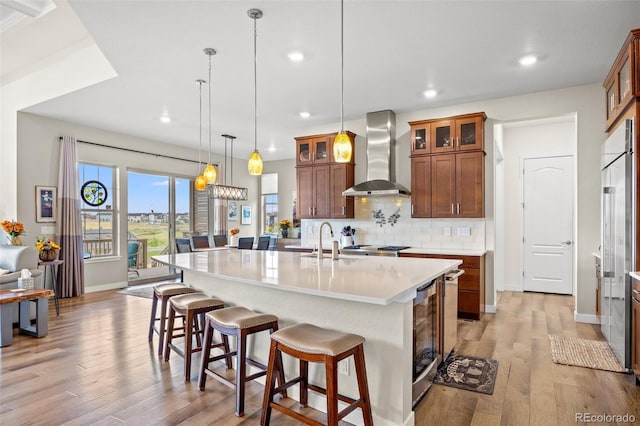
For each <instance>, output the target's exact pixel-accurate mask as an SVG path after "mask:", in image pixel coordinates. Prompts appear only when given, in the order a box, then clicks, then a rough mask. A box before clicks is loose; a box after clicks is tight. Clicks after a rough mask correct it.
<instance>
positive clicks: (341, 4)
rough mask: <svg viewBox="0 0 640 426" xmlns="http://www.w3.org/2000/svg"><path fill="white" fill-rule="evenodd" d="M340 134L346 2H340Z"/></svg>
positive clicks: (342, 111)
mask: <svg viewBox="0 0 640 426" xmlns="http://www.w3.org/2000/svg"><path fill="white" fill-rule="evenodd" d="M340 132H342V133H344V0H340Z"/></svg>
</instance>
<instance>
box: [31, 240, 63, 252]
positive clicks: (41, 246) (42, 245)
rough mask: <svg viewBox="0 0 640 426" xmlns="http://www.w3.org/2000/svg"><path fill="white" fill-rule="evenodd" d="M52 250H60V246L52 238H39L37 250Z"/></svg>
mask: <svg viewBox="0 0 640 426" xmlns="http://www.w3.org/2000/svg"><path fill="white" fill-rule="evenodd" d="M51 249H55V250H60V246H59V245H58V244H56V243H55V241H53V240H52V239H51V238H45V237H38V240H37V241H36V250H38V251H42V250H51Z"/></svg>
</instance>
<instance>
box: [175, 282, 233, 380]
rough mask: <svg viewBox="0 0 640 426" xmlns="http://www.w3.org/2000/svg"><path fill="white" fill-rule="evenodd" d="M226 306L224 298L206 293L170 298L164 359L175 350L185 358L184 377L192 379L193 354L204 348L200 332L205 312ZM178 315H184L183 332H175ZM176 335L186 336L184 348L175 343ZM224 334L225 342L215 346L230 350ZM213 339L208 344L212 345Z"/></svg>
mask: <svg viewBox="0 0 640 426" xmlns="http://www.w3.org/2000/svg"><path fill="white" fill-rule="evenodd" d="M222 308H224V302H223V301H222V300H218V299H214V298H212V297H209V296H207V295H206V294H204V293H199V292H198V293H189V294H181V295H179V296H173V297H171V298H170V299H169V319H168V320H167V338H166V340H165V347H164V360H165V361H169V356H170V355H171V351H172V350H173V351H174V352H176V353H177V354H178V355H180V356H181V357H182V358H183V359H184V379H185V381H187V382H188V381H190V380H191V355H192V354H193V353H195V352H200V351H201V350H202V348H203V347H205V346H203V344H202V341H201V336H200V334H201V333H202V331H201V330H202V328H203V326H202V325H199V324H198V320H199V321H200V324H204V314H205V313H207V312H210V311H213V310H215V309H222ZM177 315H183V316H184V318H185V320H184V322H185V323H184V329H183V331H182V333H178V334H177V333H175V331H176V329H174V323H175V319H176V316H177ZM194 330H195V337H196V346H195V347H194V346H193V337H194ZM176 337H184V349H180V348H179V347H178V346H176V345H175V344H174V343H173V339H174V338H176ZM227 342H228V341H227V339H225V338H224V336H223V342H222V343H218V344H214V347H218V346H223V347H224V348H225V350H227V351H228V348H229V345H228V343H227ZM211 344H212V343H211V341H209V342H208V345H211Z"/></svg>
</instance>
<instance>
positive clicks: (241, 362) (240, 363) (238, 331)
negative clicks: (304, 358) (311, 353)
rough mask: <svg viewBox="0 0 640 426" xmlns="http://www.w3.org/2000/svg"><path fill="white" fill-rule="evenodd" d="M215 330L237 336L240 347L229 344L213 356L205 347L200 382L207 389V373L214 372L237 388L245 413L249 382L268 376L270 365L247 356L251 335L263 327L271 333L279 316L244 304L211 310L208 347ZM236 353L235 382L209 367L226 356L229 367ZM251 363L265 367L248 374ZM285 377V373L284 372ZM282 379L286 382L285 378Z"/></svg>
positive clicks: (206, 338) (240, 411)
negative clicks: (258, 310) (256, 310)
mask: <svg viewBox="0 0 640 426" xmlns="http://www.w3.org/2000/svg"><path fill="white" fill-rule="evenodd" d="M214 330H217V331H218V332H219V333H220V334H222V336H223V338H224V337H226V336H235V337H236V338H237V345H236V346H237V348H236V350H235V351H233V352H231V351H229V349H228V348H227V349H225V351H224V353H223V354H222V355H217V356H213V357H211V353H210V350H209V349H207V350H205V351H206V352H205V353H203V354H202V360H201V363H200V376H199V379H198V386H199V387H200V390H201V391H204V388H205V384H206V380H207V376H211V377H213V378H214V379H216V380H218V381H220V382H222V383H224V384H225V385H227V386H229V387H230V388H232V389H234V390H235V391H236V416H238V417H242V416H243V415H244V393H245V384H246V382H248V381H250V380H254V379H257V378H258V377H262V376H264V375H265V374H266V370H267V367H266V366H265V365H264V364H261V363H259V362H257V361H255V360H253V359H250V358H247V336H248V335H250V334H254V333H258V332H260V331H266V330H268V331H269V333H273V332H275V331H277V330H278V318H277V317H276V316H274V315H269V314H260V313H257V312H254V311H251V310H249V309H247V308H243V307H241V306H235V307H231V308H224V309H219V310H216V311H213V312H209V313H207V315H206V319H205V326H204V342H203V347H204V348H209V347H211V340H212V338H213V331H214ZM233 356H237V358H236V375H235V376H236V377H235V382H232V381H230V380H228V379H227V378H226V377H224V376H223V375H221V374H219V373H218V372H216V371H214V370H213V369H210V368H209V364H210V363H211V362H214V361H217V360H221V359H225V361H226V364H227V368H231V358H232V357H233ZM247 364H249V365H252V366H254V367H257V368H259V369H260V370H261V371H259V372H257V373H255V374H252V375H250V376H247ZM279 365H280V364H279ZM281 377H284V375H282V376H281ZM279 383H283V382H282V381H281V382H279ZM283 396H286V393H283Z"/></svg>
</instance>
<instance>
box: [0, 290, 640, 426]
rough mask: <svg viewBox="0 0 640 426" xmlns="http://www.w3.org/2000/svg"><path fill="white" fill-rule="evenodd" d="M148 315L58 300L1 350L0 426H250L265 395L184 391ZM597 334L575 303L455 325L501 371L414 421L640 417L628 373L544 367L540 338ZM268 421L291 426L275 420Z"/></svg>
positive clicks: (549, 298)
mask: <svg viewBox="0 0 640 426" xmlns="http://www.w3.org/2000/svg"><path fill="white" fill-rule="evenodd" d="M150 307H151V300H150V299H144V298H141V297H135V296H127V295H123V294H120V293H118V292H117V291H108V292H100V293H92V294H87V295H84V296H81V297H78V298H74V299H64V300H61V301H60V316H59V317H56V316H55V310H54V309H53V304H51V306H50V310H49V313H50V316H49V335H48V336H47V337H44V338H42V339H34V338H31V337H29V336H22V335H14V343H13V345H11V346H8V347H5V348H1V349H0V424H2V425H5V424H6V425H18V424H47V425H57V424H69V425H76V424H78V425H80V424H82V425H86V424H91V425H94V424H104V425H109V424H114V425H115V424H121V423H127V424H135V425H141V424H145V425H148V424H181V423H182V424H193V425H200V424H215V425H224V426H226V425H255V424H257V423H258V418H259V415H260V404H261V401H262V399H261V398H262V392H263V387H262V386H261V385H259V384H255V383H251V384H249V386H248V388H247V399H246V406H245V413H246V414H245V417H244V418H237V417H236V416H235V415H234V414H233V409H234V403H235V401H234V393H233V391H232V390H231V389H229V388H227V387H226V386H222V385H220V384H219V383H215V382H213V381H209V382H208V383H207V389H206V391H205V392H200V391H198V389H197V380H195V377H196V376H197V373H195V371H196V367H194V369H193V371H194V374H193V377H194V379H192V381H191V382H190V383H185V382H184V379H183V361H182V359H180V358H179V357H172V358H171V361H170V362H168V363H165V362H163V361H162V360H161V359H160V358H158V356H157V355H156V353H155V349H153V347H150V346H149V345H148V344H147V340H146V334H147V327H148V315H149V311H150ZM598 329H599V328H598V326H592V325H588V324H576V323H575V322H574V321H573V302H572V298H571V297H567V296H555V295H541V294H533V293H511V292H505V293H503V294H502V295H501V297H500V302H499V307H498V313H497V314H495V315H485V317H484V318H483V319H482V320H481V321H476V322H460V323H459V334H458V346H457V351H458V352H460V353H464V354H467V355H475V356H485V357H491V358H494V359H497V360H498V361H499V362H500V366H499V369H498V379H497V383H496V388H495V392H494V394H493V395H482V394H477V393H473V392H468V391H463V390H457V389H453V388H448V387H443V386H438V385H434V386H433V387H432V388H431V390H430V391H429V393H428V394H427V396H426V397H425V399H424V400H423V401H422V402H421V404H420V405H419V406H418V408H417V411H416V424H417V425H470V424H474V425H500V424H503V425H527V424H531V425H538V424H539V425H554V424H558V425H564V424H574V423H575V413H582V412H588V413H591V414H594V415H595V414H611V415H615V414H621V415H622V414H625V413H630V414H632V415H634V416H635V418H636V419H640V387H636V386H635V383H634V380H633V377H632V376H630V375H624V374H618V373H610V372H605V371H598V370H590V369H586V368H579V367H568V366H561V365H556V364H553V363H552V361H551V354H550V349H549V340H548V337H547V334H549V333H553V334H561V335H565V336H577V337H584V338H592V339H598V338H602V337H601V335H600V333H599V331H598ZM154 343H156V344H157V336H156V338H154ZM198 360H199V357H198V356H196V358H195V359H194V364H195V365H197V364H198ZM289 401H291V400H289ZM291 403H294V402H293V401H291ZM308 411H309V412H311V413H313V414H314V415H316V416H317V417H318V419H319V420H322V419H323V416H322V414H321V413H317V412H315V411H313V410H308ZM272 424H274V425H285V426H286V425H297V424H298V423H297V422H295V421H293V420H292V419H289V418H285V417H283V416H280V415H279V414H278V413H274V416H273V418H272Z"/></svg>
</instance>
